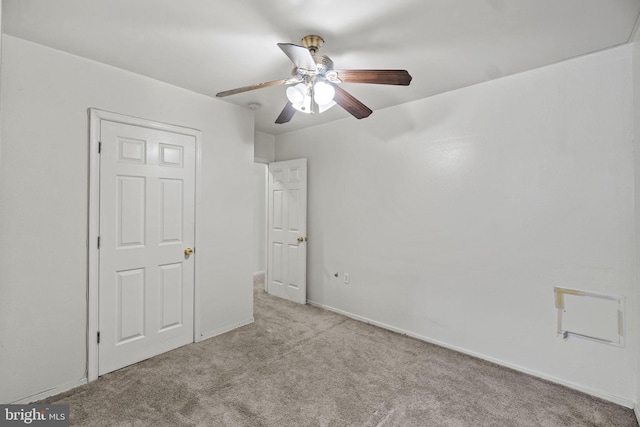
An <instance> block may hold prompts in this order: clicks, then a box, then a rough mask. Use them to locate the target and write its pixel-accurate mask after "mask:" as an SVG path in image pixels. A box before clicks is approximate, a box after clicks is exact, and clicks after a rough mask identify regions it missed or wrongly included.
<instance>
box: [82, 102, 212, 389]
mask: <svg viewBox="0 0 640 427" xmlns="http://www.w3.org/2000/svg"><path fill="white" fill-rule="evenodd" d="M87 113H88V116H89V173H88V175H89V188H88V191H89V221H88V233H87V236H88V239H87V248H88V260H87V263H88V269H87V337H86V338H87V380H88V381H94V380H96V379H98V363H99V360H98V355H99V351H98V342H97V335H98V326H99V316H98V314H99V300H98V297H99V289H98V284H99V277H100V271H99V270H100V269H99V267H100V254H99V251H98V236H99V233H100V156H99V153H98V144H99V142H100V121H101V120H108V121H111V122H116V123H123V124H127V125H133V126H140V127H144V128H149V129H155V130H162V131H167V132H172V133H179V134H182V135H189V136H193V137H194V139H195V151H196V152H195V156H196V164H195V218H194V221H195V226H194V228H195V234H194V251H196V248H197V245H198V244H197V241H198V234H199V225H198V224H199V222H198V218H200V214H199V213H200V200H201V199H200V188H201V185H200V183H201V181H200V170H201V167H200V157H201V152H200V143H201V139H202V132H201V131H199V130H197V129H192V128H188V127H184V126H177V125H171V124H167V123H161V122H156V121H153V120H148V119H142V118H139V117H132V116H126V115H123V114H118V113H113V112H109V111H104V110H99V109H96V108H89V109H88V110H87ZM196 254H197V251H196ZM193 279H194V292H193V300H194V307H193V342H198V341H200V335H201V334H200V331H201V325H200V319H201V316H200V304H199V302H200V286H199V283H200V280H198V257H197V256H196V257H195V259H194V278H193Z"/></svg>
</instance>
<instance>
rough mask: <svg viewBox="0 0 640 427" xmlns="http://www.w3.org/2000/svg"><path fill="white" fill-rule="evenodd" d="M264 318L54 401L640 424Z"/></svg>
mask: <svg viewBox="0 0 640 427" xmlns="http://www.w3.org/2000/svg"><path fill="white" fill-rule="evenodd" d="M254 289H255V320H256V321H255V323H253V324H251V325H247V326H244V327H242V328H239V329H236V330H234V331H232V332H228V333H226V334H223V335H221V336H218V337H215V338H212V339H209V340H206V341H203V342H201V343H198V344H191V345H188V346H185V347H182V348H179V349H177V350H174V351H171V352H169V353H165V354H163V355H160V356H157V357H154V358H152V359H149V360H146V361H143V362H141V363H138V364H136V365H133V366H129V367H127V368H124V369H121V370H119V371H116V372H112V373H110V374H107V375H104V376H102V377H100V379H98V380H97V381H94V382H92V383H90V384H88V385H86V386H82V387H79V388H76V389H74V390H72V391H70V392H67V393H64V394H61V395H58V396H54V397H52V398H49V399H47V400H46V402H47V403H69V404H70V407H71V424H72V425H77V426H277V427H286V426H295V427H301V426H403V427H404V426H474V427H476V426H500V427H503V426H509V427H511V426H514V427H515V426H536V427H539V426H603V427H605V426H606V427H612V426H616V427H625V426H634V427H636V426H638V424H637V422H636V420H635V416H634V414H633V411H632V410H630V409H627V408H624V407H620V406H617V405H614V404H612V403H608V402H605V401H602V400H600V399H597V398H593V397H590V396H587V395H585V394H582V393H579V392H576V391H573V390H569V389H567V388H564V387H562V386H559V385H556V384H552V383H549V382H546V381H543V380H540V379H537V378H534V377H530V376H528V375H525V374H522V373H519V372H515V371H512V370H509V369H506V368H503V367H500V366H497V365H494V364H491V363H488V362H485V361H482V360H478V359H475V358H472V357H469V356H466V355H463V354H460V353H456V352H453V351H451V350H447V349H444V348H440V347H437V346H434V345H431V344H427V343H424V342H422V341H418V340H415V339H412V338H408V337H406V336H403V335H399V334H395V333H392V332H389V331H386V330H383V329H380V328H377V327H374V326H371V325H367V324H364V323H361V322H357V321H355V320H352V319H349V318H346V317H343V316H340V315H338V314H335V313H331V312H328V311H324V310H321V309H318V308H315V307H309V306H302V305H298V304H294V303H290V302H288V301H284V300H280V299H278V298H275V297H271V296H269V295H267V294H265V293H264V291H263V290H262V289H263V285H262V284H261V283H259V282H258V283H256V284H255V285H254Z"/></svg>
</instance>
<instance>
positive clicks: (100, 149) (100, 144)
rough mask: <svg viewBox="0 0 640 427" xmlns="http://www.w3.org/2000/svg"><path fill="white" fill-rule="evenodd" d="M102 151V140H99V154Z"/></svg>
mask: <svg viewBox="0 0 640 427" xmlns="http://www.w3.org/2000/svg"><path fill="white" fill-rule="evenodd" d="M100 153H102V142H98V154H100Z"/></svg>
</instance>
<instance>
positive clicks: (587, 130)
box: [276, 46, 637, 406]
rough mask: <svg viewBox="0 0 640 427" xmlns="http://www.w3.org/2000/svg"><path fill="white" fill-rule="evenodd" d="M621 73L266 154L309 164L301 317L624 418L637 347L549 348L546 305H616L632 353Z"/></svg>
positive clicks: (558, 81) (368, 122) (511, 88)
mask: <svg viewBox="0 0 640 427" xmlns="http://www.w3.org/2000/svg"><path fill="white" fill-rule="evenodd" d="M631 59H632V58H631V49H630V47H629V46H626V47H622V48H618V49H613V50H609V51H605V52H601V53H598V54H594V55H591V56H587V57H582V58H578V59H574V60H571V61H567V62H563V63H560V64H556V65H553V66H549V67H546V68H542V69H537V70H534V71H530V72H526V73H522V74H518V75H514V76H510V77H507V78H503V79H499V80H495V81H492V82H488V83H484V84H480V85H476V86H472V87H468V88H465V89H462V90H458V91H454V92H449V93H445V94H442V95H438V96H434V97H431V98H427V99H423V100H420V101H416V102H413V103H409V104H404V105H400V106H396V107H392V108H388V109H384V110H380V111H375V112H374V113H373V115H372V116H371V117H369V118H367V119H364V120H355V119H353V118H347V119H344V120H340V121H338V122H333V123H329V124H325V125H320V126H316V127H314V128H313V130H301V131H296V132H291V133H287V134H283V135H279V136H277V137H276V157H277V160H287V159H293V158H300V157H306V158H308V159H309V201H308V212H309V218H308V220H309V229H308V231H309V232H308V234H309V246H308V248H309V250H308V254H309V255H308V287H309V288H308V298H309V300H310V301H312V302H313V303H316V304H320V305H324V306H327V307H331V308H333V309H336V310H339V311H343V312H345V313H350V314H352V315H354V316H357V317H360V318H363V319H369V320H373V321H374V322H375V323H377V324H381V325H386V326H388V327H391V328H394V329H397V330H401V331H406V332H409V333H410V334H411V335H414V336H418V337H422V338H423V339H427V340H430V341H434V342H438V343H441V344H444V345H446V346H449V347H452V348H457V349H460V350H462V351H465V352H468V353H472V354H477V355H479V356H481V357H484V358H487V359H490V360H494V361H498V362H500V363H503V364H505V365H508V366H512V367H515V368H518V369H521V370H524V371H526V372H530V373H535V374H537V375H540V376H543V377H545V378H549V379H552V380H554V381H558V382H561V383H563V384H566V385H570V386H572V387H575V388H578V389H581V390H585V391H588V392H590V393H593V394H596V395H599V396H602V397H604V398H607V399H610V400H613V401H616V402H618V403H622V404H625V405H628V406H631V405H632V404H633V401H634V399H635V390H636V383H635V379H634V378H633V375H631V373H632V372H634V370H635V365H636V361H635V358H636V357H637V351H636V349H635V347H636V346H635V344H633V343H632V344H630V345H628V346H627V347H625V348H618V347H613V346H607V345H603V344H598V343H594V342H590V341H585V340H580V339H569V340H567V341H563V340H562V339H560V338H558V337H557V336H556V314H557V312H556V309H555V307H554V294H553V288H554V286H565V287H571V288H578V289H585V290H592V291H601V292H609V293H615V294H619V295H623V296H626V297H627V305H626V308H627V311H626V312H627V325H628V326H629V327H630V330H629V331H628V337H631V338H633V340H632V342H635V341H637V339H636V334H637V331H636V329H635V324H634V322H633V320H629V319H633V318H634V315H635V314H634V313H635V312H636V310H637V305H636V299H635V298H634V295H635V294H636V287H635V284H634V263H635V259H634V187H633V184H634V181H633V180H634V176H633V174H634V164H633V152H632V148H633V147H632V138H633V115H632V111H633V104H632V102H633V99H632V89H633V87H632V72H631ZM362 101H363V102H365V103H366V99H363V100H362ZM336 271H337V272H340V273H344V272H347V273H350V277H351V284H350V285H345V284H343V283H342V280H341V279H337V278H334V277H333V273H335V272H336ZM630 313H631V314H630Z"/></svg>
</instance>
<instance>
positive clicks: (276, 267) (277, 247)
mask: <svg viewBox="0 0 640 427" xmlns="http://www.w3.org/2000/svg"><path fill="white" fill-rule="evenodd" d="M282 255H283V254H282V243H274V244H273V258H272V259H273V261H272V262H273V275H272V277H271V281H272V282H273V283H276V284H282V271H283V268H282V267H283V266H282V262H283V261H284V259H283V257H282Z"/></svg>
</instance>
